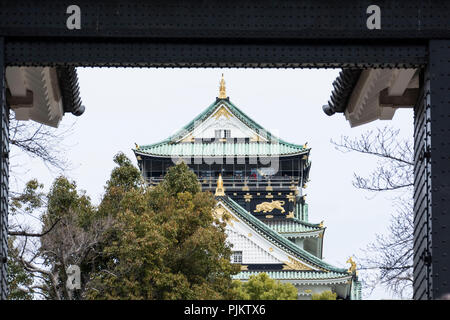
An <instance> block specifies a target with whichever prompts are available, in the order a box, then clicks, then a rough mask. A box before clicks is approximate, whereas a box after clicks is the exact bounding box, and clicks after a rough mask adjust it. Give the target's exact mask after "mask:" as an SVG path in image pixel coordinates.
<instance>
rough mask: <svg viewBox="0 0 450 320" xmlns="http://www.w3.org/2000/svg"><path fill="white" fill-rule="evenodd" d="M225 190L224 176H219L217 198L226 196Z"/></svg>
mask: <svg viewBox="0 0 450 320" xmlns="http://www.w3.org/2000/svg"><path fill="white" fill-rule="evenodd" d="M224 195H225V188H224V187H223V180H222V175H221V174H219V179H217V188H216V194H215V196H224Z"/></svg>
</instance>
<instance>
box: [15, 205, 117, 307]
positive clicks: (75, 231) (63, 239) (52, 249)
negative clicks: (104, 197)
mask: <svg viewBox="0 0 450 320" xmlns="http://www.w3.org/2000/svg"><path fill="white" fill-rule="evenodd" d="M112 224H113V220H112V219H111V218H110V217H104V218H99V219H97V220H96V221H94V223H92V224H90V226H89V228H87V229H85V228H82V227H80V226H79V225H78V223H77V222H76V221H75V216H74V215H72V214H70V213H69V214H67V215H65V216H64V217H63V218H61V219H59V220H58V223H55V222H52V226H53V228H52V230H51V232H47V233H45V234H42V235H39V237H38V238H37V239H36V238H35V239H32V238H31V237H30V236H29V235H28V234H26V235H25V236H23V237H22V241H21V242H20V245H19V246H20V247H21V254H20V256H19V261H20V262H21V263H22V264H23V266H24V268H25V270H26V271H28V272H30V273H31V274H32V275H33V277H34V278H35V282H34V283H33V286H32V288H29V289H32V290H33V293H34V294H35V295H39V296H41V297H43V298H44V299H53V300H73V299H80V298H82V297H83V293H84V291H85V284H87V283H89V279H87V278H85V279H83V280H82V281H81V282H80V284H81V289H80V290H76V291H74V290H71V289H70V288H68V286H67V279H68V275H67V273H66V271H67V268H68V267H69V266H70V265H77V266H82V265H86V264H89V262H90V261H93V260H95V259H97V258H98V257H99V256H101V254H102V252H101V250H98V247H99V243H101V241H103V240H104V238H105V237H106V232H105V231H106V230H109V229H110V228H111V226H112ZM88 274H89V273H86V274H83V273H82V274H81V276H82V278H83V277H88Z"/></svg>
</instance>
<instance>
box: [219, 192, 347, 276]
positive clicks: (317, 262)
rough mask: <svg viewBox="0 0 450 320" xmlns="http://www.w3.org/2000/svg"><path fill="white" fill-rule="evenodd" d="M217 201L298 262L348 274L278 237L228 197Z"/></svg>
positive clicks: (276, 233)
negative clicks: (301, 261)
mask: <svg viewBox="0 0 450 320" xmlns="http://www.w3.org/2000/svg"><path fill="white" fill-rule="evenodd" d="M216 199H217V200H218V201H222V202H223V203H224V204H225V205H226V206H227V207H228V208H230V209H231V210H233V212H234V213H235V214H237V216H238V217H240V218H241V219H243V220H244V221H246V222H247V223H248V224H250V225H251V226H252V227H253V229H254V230H255V231H257V232H258V233H259V234H261V235H262V236H263V237H265V238H266V239H268V240H269V241H272V242H274V243H276V244H277V245H278V246H279V247H281V248H282V249H284V250H285V251H286V252H289V253H290V254H292V255H293V256H295V257H297V258H299V259H300V260H303V261H305V262H307V263H309V264H311V265H313V266H316V267H318V268H321V269H323V270H326V271H332V272H337V273H341V274H348V273H347V269H343V268H336V267H334V266H332V265H330V264H328V263H326V262H324V261H323V260H321V259H320V258H318V257H316V256H314V255H312V254H311V253H309V252H307V251H305V250H303V249H302V248H300V247H299V246H297V245H296V244H295V243H293V242H292V241H290V240H288V239H286V238H285V237H283V236H282V235H280V234H279V233H278V232H276V231H274V230H272V229H271V228H270V227H268V226H267V225H266V224H265V223H264V222H262V221H260V220H259V219H258V218H256V217H254V216H253V215H252V214H251V213H249V212H248V211H247V210H245V209H244V208H242V207H241V206H240V205H239V204H238V203H236V202H235V201H234V200H233V199H231V198H230V197H228V196H226V195H225V196H218V197H216Z"/></svg>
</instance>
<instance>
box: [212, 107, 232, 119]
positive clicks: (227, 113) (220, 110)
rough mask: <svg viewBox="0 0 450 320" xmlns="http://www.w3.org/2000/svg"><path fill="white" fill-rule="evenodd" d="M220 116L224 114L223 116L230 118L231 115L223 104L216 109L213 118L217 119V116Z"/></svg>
mask: <svg viewBox="0 0 450 320" xmlns="http://www.w3.org/2000/svg"><path fill="white" fill-rule="evenodd" d="M222 116H224V117H225V118H227V119H230V118H231V117H232V115H231V113H230V112H228V110H227V109H225V107H224V106H221V107H220V108H219V110H217V111H216V113H215V114H214V118H215V119H216V120H219V118H220V117H222Z"/></svg>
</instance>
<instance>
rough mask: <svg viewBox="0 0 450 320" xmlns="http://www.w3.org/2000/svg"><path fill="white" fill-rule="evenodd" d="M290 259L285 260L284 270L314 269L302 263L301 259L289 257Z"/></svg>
mask: <svg viewBox="0 0 450 320" xmlns="http://www.w3.org/2000/svg"><path fill="white" fill-rule="evenodd" d="M288 259H289V260H288V261H285V262H284V264H285V265H284V266H283V270H313V269H312V268H310V267H308V266H307V265H305V264H303V263H301V262H300V261H297V260H295V259H293V258H292V257H288Z"/></svg>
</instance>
